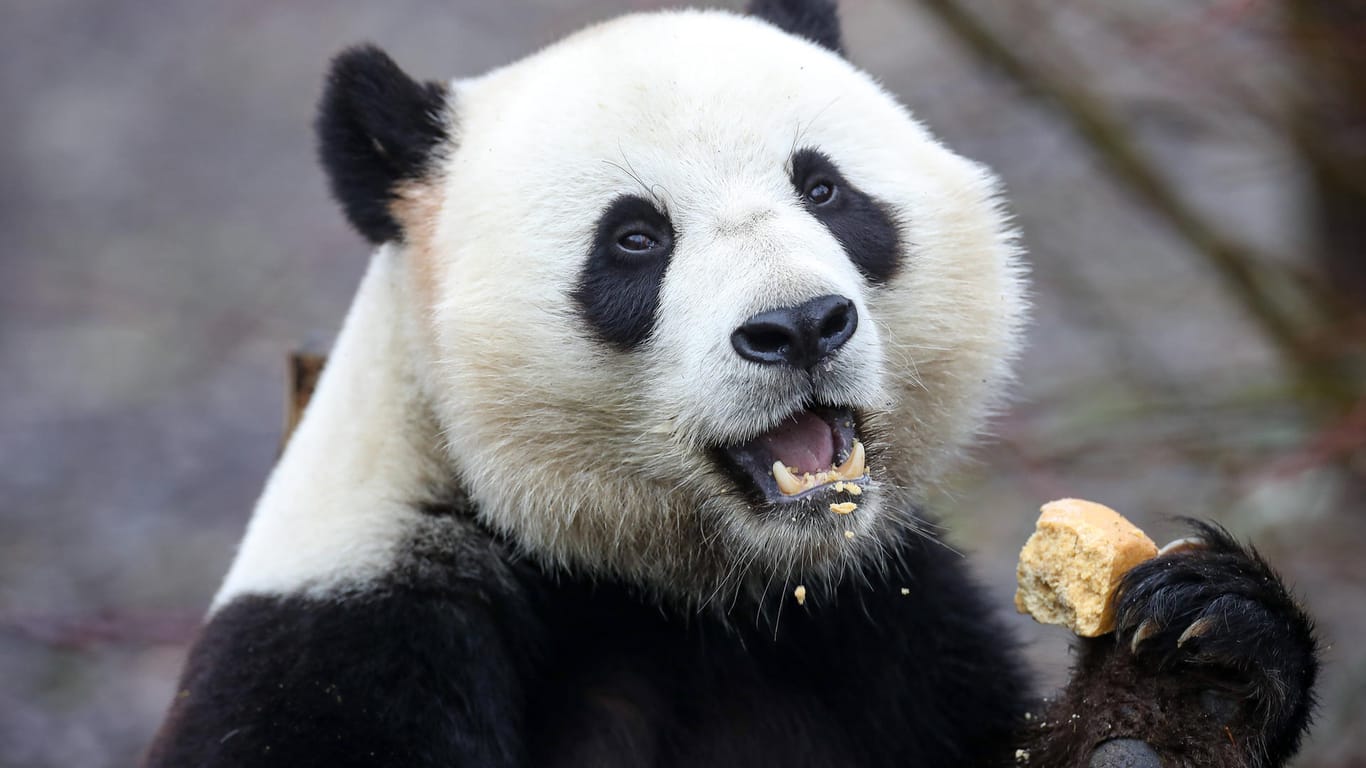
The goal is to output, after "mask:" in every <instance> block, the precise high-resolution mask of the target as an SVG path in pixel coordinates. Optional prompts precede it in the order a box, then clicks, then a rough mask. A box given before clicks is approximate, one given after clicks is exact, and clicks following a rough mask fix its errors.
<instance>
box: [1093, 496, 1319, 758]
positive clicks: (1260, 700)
mask: <svg viewBox="0 0 1366 768" xmlns="http://www.w3.org/2000/svg"><path fill="white" fill-rule="evenodd" d="M1190 522H1191V523H1192V525H1193V526H1194V527H1195V529H1196V530H1195V535H1196V538H1197V539H1198V541H1195V542H1191V543H1188V544H1185V545H1183V546H1178V547H1176V548H1174V549H1169V550H1168V551H1166V552H1165V553H1164V554H1162V555H1160V556H1159V557H1157V558H1156V559H1153V560H1150V561H1148V562H1146V563H1143V564H1142V565H1139V566H1138V567H1136V568H1135V569H1133V570H1132V571H1131V572H1129V573H1128V574H1127V575H1126V576H1125V578H1124V581H1123V583H1122V584H1121V585H1120V588H1119V592H1118V593H1117V595H1116V598H1115V599H1116V601H1117V610H1116V617H1117V629H1116V638H1117V640H1118V641H1119V643H1120V644H1121V648H1122V649H1124V650H1125V651H1128V652H1130V653H1132V654H1133V658H1134V661H1135V663H1136V664H1137V665H1138V666H1139V667H1141V668H1143V669H1147V670H1149V672H1150V673H1151V674H1154V675H1159V676H1162V677H1165V678H1167V679H1169V680H1172V681H1176V682H1179V684H1180V685H1181V688H1182V689H1183V690H1184V691H1186V692H1187V693H1186V696H1185V697H1184V698H1197V699H1198V701H1199V704H1200V707H1201V709H1203V710H1204V712H1205V714H1206V715H1208V717H1210V718H1212V719H1213V720H1215V721H1217V722H1219V723H1222V724H1223V726H1222V727H1223V730H1224V731H1225V732H1226V733H1227V735H1228V737H1229V740H1230V742H1232V743H1234V744H1235V745H1237V744H1238V741H1239V740H1240V739H1242V740H1243V742H1244V743H1243V744H1242V745H1241V747H1242V748H1244V749H1247V750H1249V751H1251V752H1253V753H1261V754H1260V755H1258V756H1259V757H1262V758H1263V759H1264V760H1265V763H1264V764H1268V765H1279V764H1280V763H1281V762H1283V761H1284V760H1285V759H1286V758H1288V757H1289V756H1290V755H1291V754H1293V753H1294V751H1295V748H1296V747H1297V746H1298V744H1299V740H1300V737H1301V735H1302V734H1303V731H1304V729H1305V727H1306V726H1307V725H1308V722H1309V712H1310V708H1311V705H1312V700H1313V695H1312V689H1313V685H1314V678H1315V676H1316V673H1317V670H1318V662H1317V644H1316V642H1315V640H1314V634H1313V626H1312V624H1311V622H1310V620H1309V618H1308V617H1307V616H1306V615H1305V613H1304V611H1303V610H1301V609H1300V607H1299V606H1298V605H1296V603H1295V601H1294V599H1293V598H1292V597H1291V596H1290V594H1289V592H1288V591H1287V589H1286V588H1285V585H1284V584H1283V583H1282V582H1281V579H1280V577H1279V576H1277V575H1276V573H1275V572H1274V571H1272V570H1271V568H1270V566H1268V565H1267V564H1266V562H1265V561H1264V560H1262V558H1261V557H1260V556H1259V555H1258V554H1257V553H1256V552H1255V551H1254V550H1251V549H1246V548H1244V547H1242V546H1241V545H1239V544H1238V543H1237V542H1236V541H1234V539H1233V537H1232V536H1230V535H1229V533H1228V531H1226V530H1224V529H1223V528H1220V527H1218V526H1216V525H1212V524H1207V523H1201V522H1196V521H1190ZM1257 762H1262V761H1261V760H1258V761H1257Z"/></svg>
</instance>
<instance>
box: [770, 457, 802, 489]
mask: <svg viewBox="0 0 1366 768" xmlns="http://www.w3.org/2000/svg"><path fill="white" fill-rule="evenodd" d="M773 479H774V480H777V481H778V490H780V491H782V492H783V493H785V494H787V495H788V496H794V495H796V494H798V493H801V492H802V481H800V480H798V479H797V478H796V476H795V475H793V474H792V473H791V472H789V471H788V469H787V467H786V466H784V465H783V463H782V462H781V461H775V462H773Z"/></svg>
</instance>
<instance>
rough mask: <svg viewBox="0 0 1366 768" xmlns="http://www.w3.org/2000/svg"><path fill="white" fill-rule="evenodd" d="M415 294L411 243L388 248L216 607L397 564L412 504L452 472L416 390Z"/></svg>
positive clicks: (375, 264)
mask: <svg viewBox="0 0 1366 768" xmlns="http://www.w3.org/2000/svg"><path fill="white" fill-rule="evenodd" d="M410 295H411V289H410V286H409V279H408V275H407V270H406V268H405V267H404V265H403V254H402V252H400V251H398V250H396V249H394V248H391V247H384V248H381V249H380V250H379V251H378V252H377V253H376V254H375V256H374V258H373V259H372V261H371V264H370V268H369V269H368V270H367V272H366V274H365V278H364V279H363V280H362V282H361V285H360V289H359V290H358V291H357V292H356V297H355V300H354V301H353V303H352V305H351V310H350V312H349V313H348V314H347V317H346V321H345V323H344V324H343V326H342V331H341V334H340V335H339V336H338V337H337V342H336V345H335V346H334V347H333V349H332V352H331V354H330V355H329V357H328V360H327V366H326V368H324V370H323V374H322V377H321V379H320V380H319V381H318V386H317V389H316V391H315V393H314V396H313V399H312V400H311V402H310V403H309V405H308V407H307V409H306V410H305V411H304V417H303V420H302V421H301V422H300V424H299V426H298V429H297V430H296V431H295V432H294V435H293V436H292V437H291V438H290V441H289V445H288V446H287V447H286V448H285V452H284V455H283V456H281V457H280V461H279V463H278V464H277V465H276V467H275V471H274V472H273V473H272V474H271V477H270V480H269V481H268V482H267V484H266V488H265V491H264V493H262V495H261V498H260V500H259V501H258V502H257V504H256V509H255V511H254V512H253V513H252V518H251V524H250V525H249V526H248V528H247V534H246V537H245V538H244V539H243V541H242V545H241V547H240V548H239V550H238V553H237V558H236V560H235V561H234V562H233V564H232V568H231V570H229V571H228V576H227V579H226V580H225V581H224V583H223V586H222V587H221V588H220V589H219V591H218V595H217V596H216V597H215V598H214V602H213V609H214V610H216V609H218V608H219V607H222V606H223V605H224V604H226V603H227V602H229V601H230V600H231V599H232V598H233V597H236V596H238V595H241V594H276V593H300V592H302V593H308V594H321V593H324V592H328V591H333V590H336V589H338V588H346V587H351V586H360V585H363V584H364V583H365V582H367V581H369V580H371V579H373V578H376V577H379V576H382V575H383V574H385V573H386V572H387V571H388V570H390V568H391V567H392V564H393V561H394V557H395V554H396V551H397V548H398V547H399V546H401V545H402V544H403V543H405V536H406V535H407V534H408V533H409V532H411V531H412V530H413V528H414V526H415V525H416V524H417V521H418V518H419V516H418V513H417V512H416V511H415V510H414V509H413V503H414V502H419V501H422V500H424V498H425V497H424V495H423V494H424V492H426V491H430V490H431V489H432V488H435V487H436V484H437V483H438V482H441V480H442V479H443V478H445V477H447V476H448V472H447V471H446V470H444V469H443V468H441V467H440V466H439V461H438V460H437V458H436V457H437V456H438V455H439V452H438V450H437V448H436V445H437V436H436V435H437V432H436V428H435V425H434V424H433V422H432V421H431V417H430V415H429V414H428V413H427V412H426V411H425V408H424V406H423V405H422V402H421V400H420V398H418V397H417V396H416V395H417V390H418V387H417V384H416V381H415V379H414V377H413V373H412V371H413V368H414V363H415V362H416V358H417V357H418V356H419V355H420V354H421V352H420V348H418V347H416V346H415V345H414V334H413V333H412V332H411V329H412V327H413V323H412V322H410V321H409V320H408V318H411V317H413V312H412V302H411V300H410Z"/></svg>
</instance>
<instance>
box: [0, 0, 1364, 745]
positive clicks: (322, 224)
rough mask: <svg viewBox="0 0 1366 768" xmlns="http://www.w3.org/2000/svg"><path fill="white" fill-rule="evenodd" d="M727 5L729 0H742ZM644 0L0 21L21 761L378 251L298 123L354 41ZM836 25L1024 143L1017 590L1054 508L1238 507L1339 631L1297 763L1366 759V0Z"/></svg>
mask: <svg viewBox="0 0 1366 768" xmlns="http://www.w3.org/2000/svg"><path fill="white" fill-rule="evenodd" d="M724 4H725V5H729V6H731V7H737V6H739V5H740V2H738V0H730V1H729V2H726V3H724ZM656 5H663V3H655V2H646V1H645V0H529V1H527V2H488V1H487V0H441V1H440V2H436V1H435V0H391V1H390V2H387V3H383V4H380V3H370V2H360V1H359V0H347V1H345V2H340V1H338V0H328V1H327V2H323V1H322V0H307V1H305V0H296V1H294V2H289V3H280V2H266V1H265V0H236V1H235V2H231V3H224V2H216V1H214V0H181V1H180V2H175V3H171V2H154V1H152V0H121V2H118V3H109V2H99V1H98V0H44V1H43V2H41V3H37V2H10V3H7V4H6V5H5V8H4V11H3V22H2V23H0V104H3V105H4V107H5V115H6V117H5V119H4V121H3V123H4V127H3V128H2V129H0V131H3V136H4V140H3V141H0V179H2V180H3V181H0V233H3V237H4V242H3V245H0V766H3V768H11V767H20V766H22V767H24V768H29V767H37V766H43V767H46V766H82V767H83V768H101V767H103V766H127V765H130V764H132V763H133V762H134V761H135V760H136V759H137V756H138V754H139V753H140V751H141V749H142V748H143V746H144V745H145V744H146V742H147V740H148V739H149V738H150V736H151V734H152V731H153V730H154V728H155V727H156V725H157V723H158V721H159V719H160V718H161V716H162V714H163V712H164V709H165V707H166V705H167V704H168V702H169V700H170V697H171V694H172V691H173V686H174V684H175V679H176V676H177V673H178V671H179V667H180V664H181V662H182V660H183V658H184V653H185V649H186V645H187V643H188V642H189V640H190V639H191V637H192V635H193V632H194V629H195V627H196V625H197V624H198V622H199V619H200V617H201V616H202V614H203V611H204V610H205V608H206V606H207V604H208V600H209V597H210V595H211V594H212V592H213V591H214V589H215V588H216V586H217V584H218V582H219V580H220V579H221V578H222V576H223V574H224V572H225V571H226V568H227V565H228V562H229V559H230V558H231V556H232V553H233V549H234V546H235V545H236V542H237V540H238V538H239V537H240V536H241V534H242V530H243V526H244V524H245V523H246V519H247V515H248V512H249V510H250V507H251V504H252V502H253V500H254V498H255V496H256V494H257V493H258V491H259V490H260V487H261V484H262V482H263V481H264V479H265V477H266V474H267V472H268V471H269V469H270V466H271V463H272V461H273V460H274V457H275V453H276V449H277V444H278V441H279V438H280V430H281V421H282V409H283V403H284V398H285V384H284V375H285V357H286V354H287V352H288V351H289V350H291V349H292V348H295V347H298V346H300V345H301V344H303V343H305V342H309V341H318V340H321V341H322V342H323V343H326V341H327V340H328V339H329V338H330V336H331V334H332V333H333V332H334V330H335V328H336V326H337V324H338V322H339V320H340V319H341V316H342V313H343V312H344V310H345V308H346V305H347V302H348V300H349V297H350V294H351V291H352V290H353V289H354V287H355V285H356V283H357V280H358V279H359V276H360V274H361V270H362V269H363V267H364V264H365V262H366V259H367V256H368V253H367V248H366V247H365V246H364V245H363V243H362V242H361V240H360V238H359V237H357V236H356V235H354V234H352V233H351V232H350V231H349V230H348V229H347V227H346V225H345V224H344V222H343V220H342V217H341V215H340V213H339V212H338V210H337V209H336V207H335V206H334V205H333V204H332V203H331V202H330V201H329V200H328V197H327V194H326V192H325V187H324V183H323V179H322V177H321V174H320V172H319V169H318V167H317V164H316V162H315V160H314V147H313V139H312V135H311V120H312V112H313V107H314V103H315V100H316V98H317V96H318V93H319V88H320V84H321V78H322V72H323V69H324V67H325V65H326V63H327V61H328V58H329V57H330V56H331V55H332V54H333V53H335V52H336V51H337V50H338V49H339V48H341V47H342V46H345V45H347V44H350V43H353V42H356V41H361V40H371V41H374V42H376V43H378V44H380V45H381V46H383V47H385V48H386V49H387V50H389V51H390V52H391V53H392V54H393V55H394V56H395V58H396V59H397V60H398V61H399V62H400V63H401V64H402V65H403V66H404V67H405V69H407V70H408V71H409V72H411V73H413V74H414V75H416V76H419V77H424V78H445V77H448V76H453V75H458V76H463V75H472V74H477V73H479V72H482V71H484V70H486V69H488V68H491V67H493V66H497V65H500V64H503V63H506V62H508V61H510V60H512V59H515V58H518V57H520V56H522V55H524V54H526V53H528V52H530V51H532V50H533V49H535V48H537V47H539V46H542V45H544V44H546V43H549V42H551V41H553V40H555V39H556V38H558V37H560V36H562V35H564V34H566V33H569V32H572V31H574V30H575V29H577V28H579V27H581V26H583V25H585V24H588V23H590V22H593V21H597V20H600V19H605V18H608V17H610V16H613V15H616V14H617V13H619V12H622V11H625V10H631V9H643V8H648V7H653V6H656ZM842 5H843V15H844V19H845V37H846V42H847V47H848V49H849V51H850V52H851V53H850V55H851V58H852V59H853V60H854V61H855V62H856V63H857V64H859V65H861V66H863V67H865V68H866V69H868V70H870V71H871V72H872V73H874V74H875V75H876V76H877V77H879V78H880V79H881V80H882V81H883V82H884V83H885V84H886V85H887V87H889V88H890V89H891V90H893V91H895V92H896V93H897V94H899V95H900V97H901V98H902V99H903V100H904V101H905V102H906V103H907V104H908V105H909V106H910V107H911V109H912V110H913V111H914V112H915V113H917V114H918V115H919V117H920V118H921V119H923V120H924V121H925V122H926V123H928V124H929V125H930V126H931V128H932V129H933V130H934V131H935V132H937V133H938V134H939V135H940V136H941V137H943V138H944V139H945V141H946V142H947V143H948V144H950V145H951V146H953V147H955V148H956V149H957V150H958V151H960V152H962V153H963V154H966V155H968V156H970V157H973V158H976V159H978V160H981V161H983V162H986V163H987V164H989V165H991V166H993V167H994V168H995V169H996V170H997V171H998V172H999V173H1000V174H1001V175H1002V176H1003V178H1004V180H1005V183H1006V187H1007V189H1008V191H1009V193H1010V198H1011V201H1012V205H1013V207H1014V211H1015V213H1016V214H1017V216H1018V219H1019V222H1020V224H1021V226H1022V228H1023V231H1024V236H1025V241H1026V243H1027V245H1028V248H1029V251H1030V253H1031V259H1032V261H1033V264H1034V276H1035V300H1036V305H1037V306H1036V322H1035V325H1034V329H1033V332H1032V342H1031V348H1030V350H1029V353H1028V354H1027V355H1026V356H1025V359H1024V360H1023V362H1022V364H1021V367H1020V368H1021V371H1020V372H1021V376H1020V384H1019V386H1018V387H1017V392H1018V395H1019V396H1018V398H1017V400H1016V405H1015V406H1014V407H1013V408H1012V409H1011V410H1010V411H1009V412H1007V413H1006V414H1005V415H1004V416H1003V418H1001V419H1000V420H999V421H998V422H997V423H996V425H995V438H996V439H995V440H994V441H993V442H992V443H991V444H990V445H987V446H984V447H983V449H982V450H980V451H978V452H977V454H976V458H977V461H976V462H975V463H974V464H972V465H970V466H968V467H965V468H964V469H963V471H962V472H961V473H959V474H958V476H956V477H955V478H953V482H952V483H951V484H949V485H948V486H947V487H946V489H945V491H944V492H943V493H942V494H941V496H942V498H941V499H940V500H939V507H940V508H941V509H943V510H945V511H946V513H947V517H948V522H949V524H950V528H951V529H952V531H953V534H952V537H953V541H954V542H955V543H956V544H957V545H958V546H960V547H961V548H962V549H964V550H966V551H968V552H970V553H971V554H972V556H973V558H974V562H975V564H976V567H977V569H978V571H979V573H980V575H981V578H982V579H983V580H984V581H985V582H986V583H987V584H988V585H989V586H990V588H991V589H992V590H993V591H994V593H995V594H996V597H997V603H998V604H999V605H1000V606H1001V610H1002V613H1003V614H1005V615H1006V616H1007V618H1008V619H1009V620H1010V621H1012V622H1013V623H1015V624H1016V625H1017V626H1018V627H1019V629H1020V631H1021V632H1022V633H1023V634H1024V635H1025V637H1026V638H1027V639H1028V649H1029V652H1030V654H1031V655H1032V656H1033V657H1034V658H1035V659H1036V661H1037V663H1038V664H1039V667H1040V669H1041V670H1042V672H1043V674H1042V682H1043V684H1044V685H1053V684H1057V683H1058V682H1059V681H1060V680H1062V679H1063V676H1064V674H1065V670H1066V668H1067V664H1068V651H1067V638H1066V636H1065V632H1063V631H1061V630H1058V629H1056V628H1040V627H1036V626H1035V625H1033V624H1032V622H1031V621H1030V620H1028V619H1026V618H1021V617H1018V616H1015V615H1014V613H1013V610H1012V608H1011V600H1010V595H1011V593H1012V590H1013V582H1014V563H1015V556H1016V553H1017V551H1018V548H1019V546H1020V545H1021V544H1022V543H1023V541H1024V539H1025V538H1026V537H1027V535H1028V533H1029V531H1030V530H1031V528H1032V523H1033V520H1034V517H1035V514H1036V511H1037V508H1038V505H1039V504H1040V503H1041V502H1043V501H1045V500H1048V499H1051V498H1056V497H1060V496H1067V495H1078V496H1084V497H1088V498H1093V499H1096V500H1100V501H1104V502H1106V503H1108V504H1110V505H1112V506H1114V507H1116V508H1118V509H1119V510H1120V511H1122V512H1124V513H1126V514H1128V515H1129V516H1130V517H1132V518H1133V519H1135V520H1136V521H1137V522H1138V523H1139V524H1140V525H1141V526H1143V527H1144V528H1145V529H1146V530H1148V532H1149V533H1150V534H1152V535H1153V537H1154V538H1155V539H1158V540H1159V542H1160V541H1165V540H1168V539H1171V538H1175V537H1176V536H1178V535H1179V534H1180V533H1181V528H1180V526H1179V524H1177V523H1175V522H1173V521H1172V520H1171V517H1172V516H1174V515H1198V516H1202V517H1210V518H1213V519H1215V520H1218V521H1221V522H1223V523H1224V524H1225V525H1227V526H1228V527H1229V528H1231V529H1232V530H1233V531H1234V532H1235V533H1236V534H1237V535H1239V536H1240V537H1244V538H1250V539H1252V540H1254V541H1255V542H1256V543H1257V545H1258V547H1259V548H1260V549H1261V551H1262V552H1263V553H1264V554H1266V555H1267V556H1268V557H1269V558H1270V559H1271V560H1272V562H1274V563H1275V564H1276V565H1277V566H1278V567H1279V568H1280V569H1282V571H1283V572H1284V574H1285V575H1286V577H1287V579H1288V581H1289V582H1290V583H1292V584H1293V585H1294V588H1295V589H1296V590H1297V593H1298V594H1299V595H1301V596H1302V597H1303V600H1304V602H1305V603H1306V604H1307V605H1308V606H1309V608H1310V610H1311V612H1312V613H1313V614H1314V615H1315V616H1316V617H1317V618H1318V620H1319V624H1320V628H1321V630H1322V635H1323V638H1324V641H1325V644H1326V646H1327V654H1326V655H1327V667H1326V670H1325V674H1324V676H1323V684H1322V696H1321V701H1322V706H1321V708H1320V711H1319V718H1318V725H1317V728H1316V730H1315V732H1314V734H1313V736H1312V738H1310V739H1309V741H1308V743H1307V745H1306V747H1305V750H1304V752H1303V753H1302V755H1301V757H1300V758H1299V759H1298V761H1297V764H1298V765H1299V766H1301V768H1310V767H1311V766H1312V767H1314V768H1329V767H1332V768H1345V767H1346V766H1366V736H1363V735H1362V734H1363V733H1366V645H1364V644H1363V643H1362V640H1361V638H1363V637H1366V564H1364V563H1363V560H1366V386H1364V385H1363V381H1364V380H1366V376H1364V375H1363V370H1364V367H1363V347H1364V346H1366V344H1364V343H1363V340H1364V339H1366V322H1364V321H1363V307H1364V306H1366V2H1363V1H1362V0H1340V1H1339V2H1329V1H1328V0H1128V1H1127V2H1124V3H1119V2H1110V1H1108V0H1013V2H1010V3H999V2H990V0H844V2H843V3H842Z"/></svg>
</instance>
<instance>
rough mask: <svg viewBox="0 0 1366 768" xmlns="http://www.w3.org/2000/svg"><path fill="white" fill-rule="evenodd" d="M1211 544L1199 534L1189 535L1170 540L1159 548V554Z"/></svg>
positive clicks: (1190, 549)
mask: <svg viewBox="0 0 1366 768" xmlns="http://www.w3.org/2000/svg"><path fill="white" fill-rule="evenodd" d="M1208 546H1209V545H1208V544H1207V543H1205V540H1204V539H1202V538H1200V537H1199V536H1187V537H1185V538H1183V539H1177V540H1176V541H1169V542H1167V543H1166V544H1164V545H1162V548H1161V549H1159V550H1157V554H1158V555H1170V554H1175V553H1178V552H1190V551H1192V550H1196V549H1205V548H1206V547H1208Z"/></svg>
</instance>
